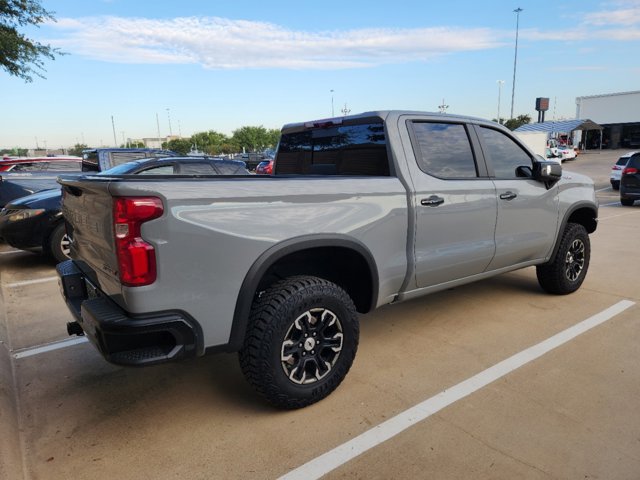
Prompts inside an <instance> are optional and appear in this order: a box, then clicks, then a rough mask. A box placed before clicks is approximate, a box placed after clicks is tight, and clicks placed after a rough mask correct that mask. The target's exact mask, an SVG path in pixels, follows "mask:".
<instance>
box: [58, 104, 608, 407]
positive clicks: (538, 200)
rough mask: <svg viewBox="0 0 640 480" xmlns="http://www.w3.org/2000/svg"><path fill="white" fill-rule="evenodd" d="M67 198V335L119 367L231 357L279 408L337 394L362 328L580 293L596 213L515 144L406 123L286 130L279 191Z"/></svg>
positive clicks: (110, 180) (563, 178)
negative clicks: (475, 305) (531, 270)
mask: <svg viewBox="0 0 640 480" xmlns="http://www.w3.org/2000/svg"><path fill="white" fill-rule="evenodd" d="M60 183H61V184H62V185H63V212H64V216H65V219H66V222H67V232H68V234H69V236H70V238H71V257H72V260H69V261H66V262H64V263H61V264H59V265H58V267H57V270H58V274H59V277H60V285H61V289H62V292H63V296H64V298H65V300H66V302H67V305H68V306H69V308H70V310H71V312H72V314H73V316H74V317H75V321H73V322H70V323H69V324H68V327H67V329H68V331H69V334H72V335H73V334H78V335H81V334H86V335H87V336H88V337H89V339H90V340H91V341H92V343H93V344H94V345H95V346H96V347H97V348H98V350H99V351H100V352H101V353H102V355H103V356H104V357H105V358H106V359H107V360H109V361H111V362H113V363H116V364H121V365H148V364H155V363H159V362H164V361H169V360H175V359H180V358H185V357H192V356H199V355H204V354H205V353H210V352H216V351H227V352H229V351H237V352H239V358H240V364H241V367H242V370H243V372H244V374H245V376H246V377H247V379H248V381H249V382H250V383H251V384H252V385H253V386H254V387H255V388H256V390H257V391H258V392H260V393H261V394H262V395H263V396H264V397H266V399H267V400H268V401H269V402H271V403H272V404H274V405H276V406H278V407H282V408H299V407H303V406H306V405H309V404H311V403H314V402H316V401H318V400H320V399H322V398H324V397H325V396H327V395H328V394H329V393H331V392H332V391H333V390H334V389H335V388H336V387H337V386H338V385H339V384H340V382H341V381H342V380H343V378H344V377H345V375H346V374H347V372H348V370H349V368H350V367H351V364H352V362H353V359H354V357H355V354H356V349H357V346H358V332H359V327H358V317H357V313H367V312H369V311H371V310H373V309H375V308H377V307H379V306H381V305H385V304H389V303H395V302H400V301H403V300H408V299H411V298H415V297H418V296H421V295H425V294H428V293H432V292H437V291H439V290H443V289H448V288H451V287H455V286H458V285H462V284H465V283H469V282H473V281H476V280H482V279H484V278H487V277H490V276H493V275H497V274H500V273H504V272H508V271H512V270H516V269H520V268H524V267H529V266H536V269H537V277H538V280H539V283H540V285H541V287H542V288H543V289H544V290H546V291H547V292H550V293H554V294H567V293H571V292H573V291H575V290H576V289H578V288H579V287H580V285H581V284H582V282H583V280H584V278H585V275H586V273H587V269H588V266H589V258H590V243H589V236H588V234H589V233H592V232H594V231H595V229H596V225H597V212H598V205H597V201H596V198H595V191H594V185H593V182H592V181H591V180H590V179H589V178H587V177H584V176H581V175H577V174H573V173H571V174H570V173H567V172H564V173H563V172H562V167H561V166H560V165H559V164H557V163H549V162H545V161H544V160H543V159H542V158H540V157H536V156H535V155H534V154H533V153H531V152H530V151H529V150H528V149H527V148H526V147H525V146H524V145H523V144H522V143H521V142H520V141H519V140H518V139H517V138H515V137H514V136H513V135H512V134H511V133H510V132H509V131H508V130H506V129H505V128H503V127H501V126H499V125H497V124H495V123H492V122H488V121H484V120H480V119H476V118H469V117H460V116H453V115H441V114H429V113H420V112H406V111H380V112H369V113H364V114H360V115H354V116H347V117H342V118H333V119H327V120H319V121H311V122H306V123H296V124H290V125H286V126H285V127H283V129H282V137H281V140H280V144H279V146H278V151H277V155H276V160H275V169H274V175H272V176H263V175H247V176H232V177H203V176H177V177H176V176H172V177H171V178H168V177H166V176H153V175H149V176H144V177H142V176H127V175H122V176H109V177H105V176H102V177H98V176H86V177H80V178H69V179H64V178H61V179H60ZM532 288H533V287H532Z"/></svg>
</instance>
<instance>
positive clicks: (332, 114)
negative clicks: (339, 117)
mask: <svg viewBox="0 0 640 480" xmlns="http://www.w3.org/2000/svg"><path fill="white" fill-rule="evenodd" d="M329 91H330V92H331V116H332V117H334V116H335V114H334V113H333V89H331V90H329Z"/></svg>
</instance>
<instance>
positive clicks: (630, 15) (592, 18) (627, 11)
mask: <svg viewBox="0 0 640 480" xmlns="http://www.w3.org/2000/svg"><path fill="white" fill-rule="evenodd" d="M585 22H586V23H587V24H591V25H636V24H640V6H637V7H632V8H624V9H621V10H609V11H604V12H594V13H590V14H587V15H586V16H585Z"/></svg>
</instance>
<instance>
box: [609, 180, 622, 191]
mask: <svg viewBox="0 0 640 480" xmlns="http://www.w3.org/2000/svg"><path fill="white" fill-rule="evenodd" d="M611 188H613V189H614V190H620V182H611Z"/></svg>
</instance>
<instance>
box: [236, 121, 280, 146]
mask: <svg viewBox="0 0 640 480" xmlns="http://www.w3.org/2000/svg"><path fill="white" fill-rule="evenodd" d="M278 138H280V132H278ZM231 141H232V143H233V144H234V145H235V146H236V147H237V148H238V150H242V149H245V150H247V151H249V152H259V151H262V150H264V149H265V148H267V147H273V146H275V142H274V138H273V130H271V131H268V130H267V129H266V128H264V127H263V126H262V125H260V126H259V127H241V128H239V129H237V130H234V131H233V136H232V137H231ZM276 142H277V140H276Z"/></svg>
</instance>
